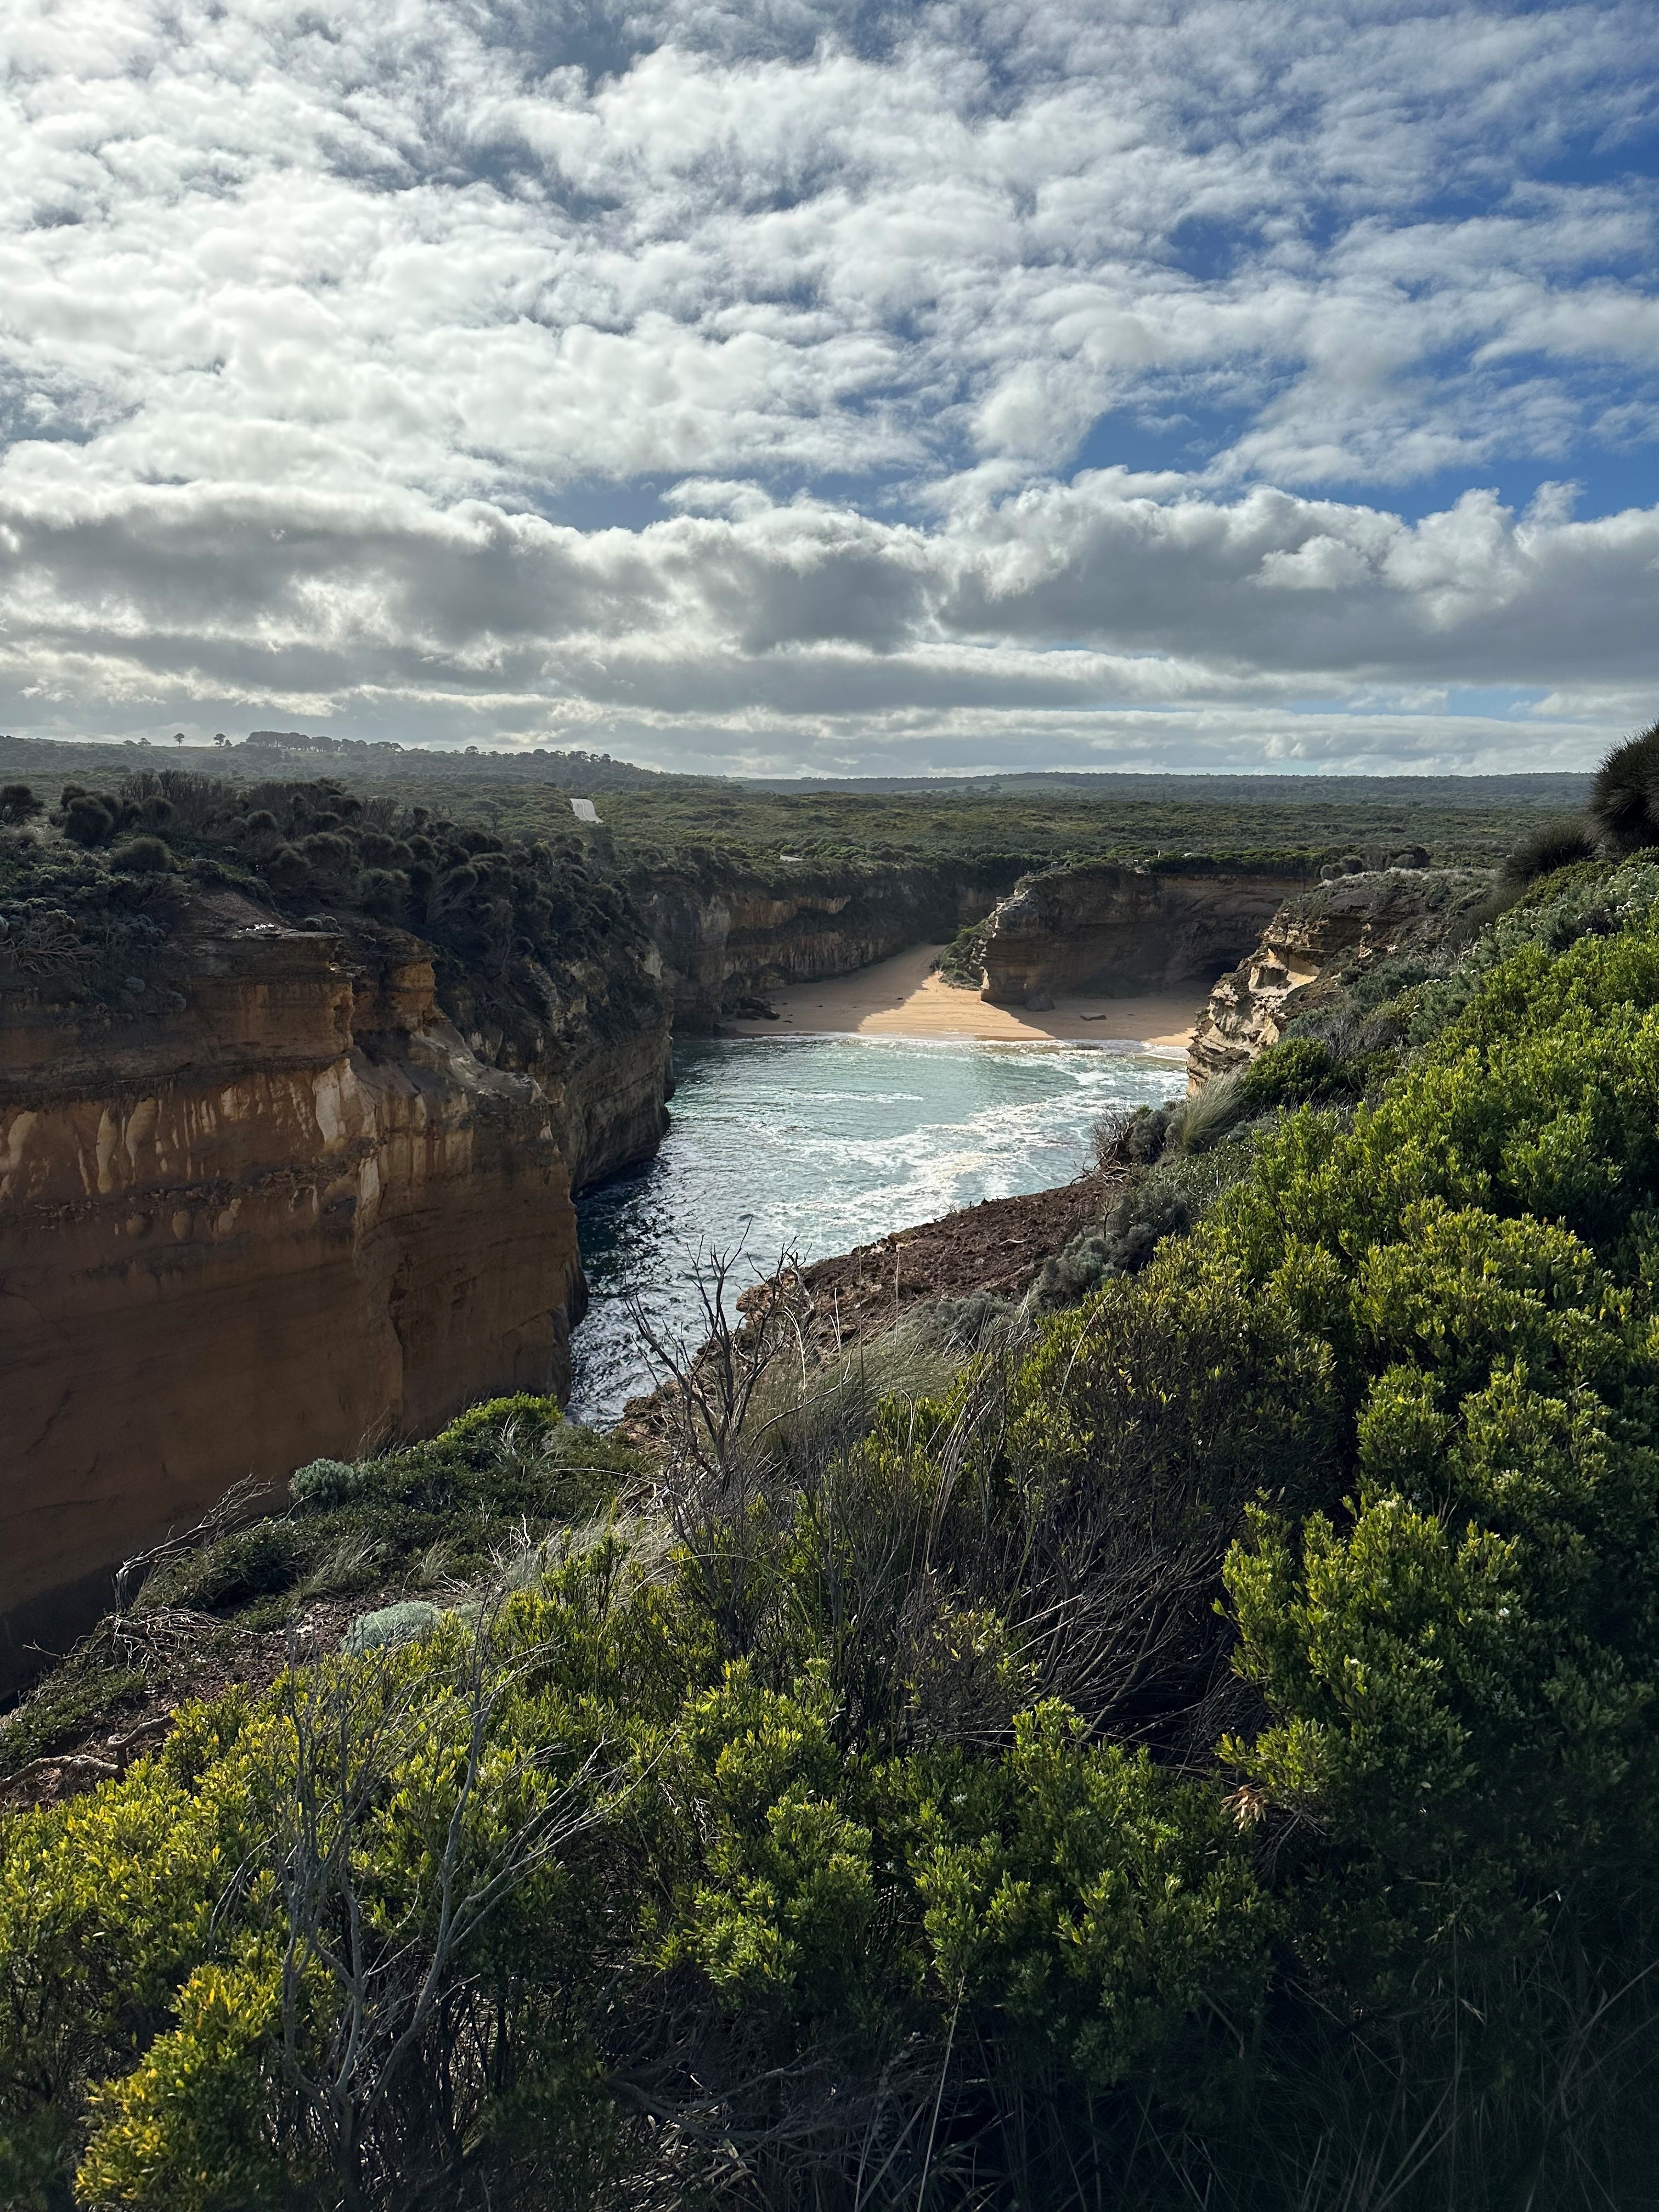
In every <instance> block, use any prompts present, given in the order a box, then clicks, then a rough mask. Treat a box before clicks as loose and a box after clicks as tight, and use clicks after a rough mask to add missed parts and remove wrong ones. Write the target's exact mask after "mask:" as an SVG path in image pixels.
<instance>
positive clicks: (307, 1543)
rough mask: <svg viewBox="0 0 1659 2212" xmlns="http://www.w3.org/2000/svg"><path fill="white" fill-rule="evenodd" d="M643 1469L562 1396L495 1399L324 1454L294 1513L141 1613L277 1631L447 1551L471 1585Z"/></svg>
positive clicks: (175, 1583)
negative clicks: (374, 1445)
mask: <svg viewBox="0 0 1659 2212" xmlns="http://www.w3.org/2000/svg"><path fill="white" fill-rule="evenodd" d="M633 1466H634V1462H633V1460H632V1457H631V1455H629V1452H628V1451H627V1450H626V1449H625V1448H623V1446H621V1445H618V1444H615V1443H611V1442H610V1441H609V1440H608V1439H607V1438H605V1437H602V1436H600V1435H599V1434H598V1433H597V1432H596V1431H592V1430H589V1429H581V1428H577V1427H574V1426H573V1425H569V1424H568V1423H567V1422H565V1420H564V1419H563V1417H562V1414H561V1413H560V1412H559V1408H558V1405H557V1402H556V1400H554V1399H551V1398H541V1397H534V1396H530V1395H520V1396H517V1397H511V1398H496V1399H492V1400H490V1401H488V1402H487V1403H485V1404H483V1405H480V1406H475V1407H471V1409H470V1410H469V1411H468V1412H466V1413H463V1414H461V1415H460V1416H459V1419H456V1420H454V1421H453V1422H452V1423H451V1424H450V1425H449V1427H448V1428H447V1429H446V1430H444V1431H443V1432H442V1433H441V1435H440V1436H437V1437H434V1438H433V1439H432V1440H431V1441H430V1442H429V1443H418V1444H408V1445H404V1446H401V1447H399V1448H398V1449H393V1450H391V1451H387V1452H383V1453H380V1454H379V1455H376V1456H374V1457H373V1458H370V1459H365V1460H361V1461H357V1462H347V1461H343V1460H329V1459H324V1460H314V1461H313V1462H311V1463H310V1464H309V1465H308V1466H307V1467H303V1468H300V1469H299V1470H298V1472H297V1473H296V1474H295V1477H294V1479H293V1480H292V1482H291V1484H290V1486H289V1491H290V1498H291V1503H290V1504H289V1509H288V1510H287V1511H286V1512H285V1513H283V1514H281V1515H278V1516H273V1517H270V1518H268V1519H264V1520H261V1521H259V1522H256V1523H255V1524H254V1525H253V1526H252V1528H241V1529H236V1530H234V1531H233V1532H231V1533H230V1534H227V1535H224V1536H221V1537H219V1538H217V1539H216V1541H213V1542H211V1543H210V1544H208V1545H206V1546H205V1547H203V1548H201V1549H198V1550H197V1551H195V1552H192V1553H189V1554H187V1555H186V1556H185V1558H183V1559H179V1560H177V1561H175V1562H173V1563H172V1564H170V1565H167V1566H164V1567H163V1568H162V1569H161V1571H160V1572H159V1573H157V1574H156V1575H155V1576H154V1577H152V1579H151V1580H150V1581H149V1583H147V1584H146V1585H145V1587H144V1589H143V1593H142V1595H141V1596H140V1598H139V1600H138V1605H139V1608H140V1610H143V1609H145V1608H149V1609H154V1608H155V1607H165V1606H181V1607H189V1608H190V1609H191V1610H194V1611H197V1612H202V1613H212V1614H214V1615H216V1616H217V1617H219V1618H221V1619H225V1620H242V1621H243V1622H244V1623H245V1624H246V1625H248V1626H274V1625H276V1624H277V1623H279V1622H280V1621H282V1620H285V1619H287V1618H288V1617H289V1614H290V1613H292V1612H293V1610H294V1609H295V1607H296V1606H297V1605H298V1604H300V1603H301V1602H302V1601H304V1600H306V1599H308V1598H313V1597H317V1596H322V1595H349V1594H350V1593H351V1592H353V1591H355V1590H368V1589H376V1588H380V1587H384V1586H386V1585H390V1584H394V1583H398V1582H400V1581H403V1580H405V1579H407V1578H408V1577H410V1576H411V1575H415V1574H418V1573H419V1572H420V1571H421V1570H422V1563H424V1562H428V1561H431V1560H433V1559H438V1558H441V1559H442V1561H443V1578H444V1579H447V1580H453V1581H464V1580H465V1579H466V1578H468V1577H475V1576H477V1575H479V1574H482V1573H484V1572H486V1571H488V1570H489V1566H490V1565H491V1563H492V1561H493V1560H494V1559H495V1555H496V1553H498V1552H499V1551H500V1550H501V1547H503V1546H504V1545H507V1544H510V1543H512V1542H513V1541H519V1540H520V1538H522V1537H525V1536H526V1535H528V1536H532V1537H533V1536H534V1535H537V1534H541V1533H543V1532H544V1531H545V1530H546V1529H548V1528H551V1527H552V1526H554V1525H555V1524H556V1523H558V1522H565V1521H568V1520H571V1519H574V1518H580V1517H582V1516H586V1515H587V1514H589V1513H591V1512H592V1511H594V1510H598V1509H599V1507H601V1506H602V1505H603V1504H605V1503H606V1502H607V1501H608V1500H609V1499H610V1498H611V1497H612V1496H613V1495H614V1494H615V1492H616V1490H617V1486H618V1485H619V1483H620V1482H621V1481H622V1480H623V1479H624V1478H625V1477H626V1476H627V1475H628V1474H629V1473H630V1472H631V1471H632V1468H633ZM434 1579H436V1577H434Z"/></svg>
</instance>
